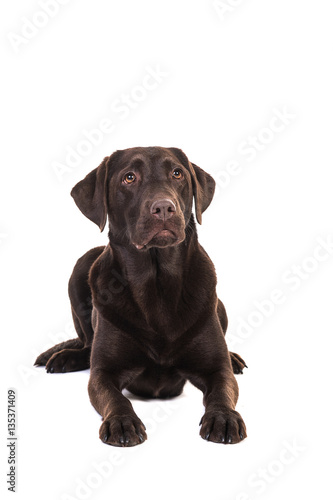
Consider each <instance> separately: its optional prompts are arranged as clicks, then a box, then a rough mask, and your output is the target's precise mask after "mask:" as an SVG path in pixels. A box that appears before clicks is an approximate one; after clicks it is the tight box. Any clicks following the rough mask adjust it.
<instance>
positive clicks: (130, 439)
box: [88, 368, 147, 446]
mask: <svg viewBox="0 0 333 500" xmlns="http://www.w3.org/2000/svg"><path fill="white" fill-rule="evenodd" d="M119 375H120V376H119ZM124 375H125V374H124V373H123V374H117V375H116V374H115V373H112V372H110V371H108V370H103V369H98V368H97V369H96V368H95V369H93V370H92V372H91V375H90V380H89V385H88V391H89V397H90V400H91V403H92V405H93V406H94V407H95V409H96V410H97V411H98V413H100V414H101V415H102V417H103V423H102V425H101V427H100V431H99V437H100V439H101V440H102V441H103V442H104V443H107V444H111V445H113V446H134V445H136V444H140V443H142V442H143V441H145V440H146V439H147V435H146V432H145V426H144V424H143V423H142V422H141V420H140V419H139V417H138V416H137V415H136V413H135V412H134V410H133V406H132V404H131V402H130V401H129V400H128V399H127V398H126V397H125V396H124V395H123V394H122V392H121V386H122V383H121V378H122V376H124Z"/></svg>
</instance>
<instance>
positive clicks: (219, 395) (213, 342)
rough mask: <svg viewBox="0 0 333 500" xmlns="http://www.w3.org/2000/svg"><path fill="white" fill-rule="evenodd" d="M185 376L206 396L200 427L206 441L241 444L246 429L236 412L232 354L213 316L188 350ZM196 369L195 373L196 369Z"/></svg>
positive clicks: (235, 382)
mask: <svg viewBox="0 0 333 500" xmlns="http://www.w3.org/2000/svg"><path fill="white" fill-rule="evenodd" d="M185 364H187V366H186V368H187V369H188V370H191V372H189V371H188V372H187V374H186V373H184V376H186V378H188V380H190V382H191V383H192V384H193V385H195V386H196V387H197V388H198V389H200V390H201V391H202V392H203V395H204V398H203V402H204V405H205V407H206V411H205V414H204V415H203V417H202V419H201V422H200V424H202V425H201V430H200V435H201V437H202V438H203V439H206V440H208V441H214V442H215V443H225V444H231V443H239V442H240V441H242V440H243V439H244V438H245V437H246V427H245V424H244V421H243V419H242V417H241V416H240V414H239V413H238V412H237V411H235V406H236V403H237V399H238V384H237V381H236V379H235V376H234V374H233V372H232V366H231V362H230V357H229V352H228V348H227V345H226V343H225V339H224V335H223V333H222V331H221V328H220V325H219V323H218V321H217V319H216V318H215V317H214V316H213V317H212V318H210V320H209V321H208V322H207V324H206V327H205V328H203V329H202V331H201V332H200V333H198V334H197V336H196V337H194V340H193V343H192V344H191V345H190V346H189V347H188V349H187V354H186V359H184V366H185ZM194 367H195V370H194V369H193V368H194Z"/></svg>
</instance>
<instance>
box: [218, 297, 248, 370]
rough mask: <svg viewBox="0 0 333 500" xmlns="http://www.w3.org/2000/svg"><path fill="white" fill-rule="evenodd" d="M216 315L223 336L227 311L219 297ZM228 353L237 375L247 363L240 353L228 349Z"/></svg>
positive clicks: (226, 325) (226, 323) (226, 322)
mask: <svg viewBox="0 0 333 500" xmlns="http://www.w3.org/2000/svg"><path fill="white" fill-rule="evenodd" d="M217 315H218V317H219V320H220V323H221V326H222V330H223V333H224V336H225V335H226V331H227V328H228V316H227V312H226V310H225V307H224V305H223V303H222V302H221V301H220V299H218V304H217ZM229 354H230V360H231V365H232V369H233V372H234V373H235V374H236V375H238V374H239V373H243V369H244V368H247V365H246V363H245V361H244V359H243V358H241V357H240V355H239V354H237V353H235V352H230V351H229Z"/></svg>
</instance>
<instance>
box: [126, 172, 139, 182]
mask: <svg viewBox="0 0 333 500" xmlns="http://www.w3.org/2000/svg"><path fill="white" fill-rule="evenodd" d="M135 179H136V175H135V174H134V173H133V172H128V173H127V174H125V175H124V177H123V183H124V184H132V182H134V181H135Z"/></svg>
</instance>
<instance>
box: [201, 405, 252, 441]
mask: <svg viewBox="0 0 333 500" xmlns="http://www.w3.org/2000/svg"><path fill="white" fill-rule="evenodd" d="M200 423H201V424H202V426H201V429H200V436H201V437H202V438H203V439H206V440H207V441H213V442H214V443H224V444H235V443H239V442H240V441H242V440H243V439H245V438H246V435H247V434H246V427H245V424H244V421H243V419H242V417H241V416H240V414H239V413H238V412H237V411H235V410H228V409H225V410H220V411H209V410H208V411H207V412H206V413H205V414H204V416H203V417H202V419H201V422H200Z"/></svg>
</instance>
